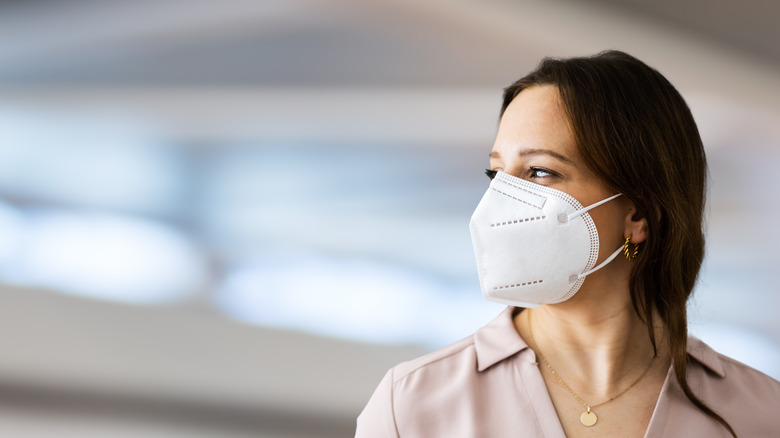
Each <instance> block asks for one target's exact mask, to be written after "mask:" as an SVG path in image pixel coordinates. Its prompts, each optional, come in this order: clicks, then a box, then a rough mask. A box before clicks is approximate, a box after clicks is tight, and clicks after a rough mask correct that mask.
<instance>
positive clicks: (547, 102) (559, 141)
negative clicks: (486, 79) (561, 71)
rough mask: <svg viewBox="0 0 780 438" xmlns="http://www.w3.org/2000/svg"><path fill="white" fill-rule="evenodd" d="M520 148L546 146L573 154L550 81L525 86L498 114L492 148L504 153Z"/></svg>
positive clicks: (570, 136) (568, 127)
mask: <svg viewBox="0 0 780 438" xmlns="http://www.w3.org/2000/svg"><path fill="white" fill-rule="evenodd" d="M523 148H534V149H539V148H543V149H550V150H552V151H554V152H557V153H559V154H562V155H566V156H570V157H572V158H573V157H574V155H577V149H576V143H575V140H574V134H573V132H572V130H571V125H570V123H569V119H568V116H567V115H566V111H565V109H564V106H563V102H562V100H561V97H560V94H559V92H558V89H557V88H556V87H555V86H553V85H537V86H532V87H529V88H526V89H525V90H523V91H522V92H520V94H518V95H517V96H516V97H515V98H514V99H513V100H512V102H511V103H510V104H509V106H507V108H506V111H504V114H503V115H502V116H501V122H500V124H499V127H498V134H497V136H496V143H495V144H494V146H493V152H498V153H499V154H500V155H505V154H506V153H511V152H513V151H519V150H520V149H523Z"/></svg>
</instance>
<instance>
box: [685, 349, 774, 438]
mask: <svg viewBox="0 0 780 438" xmlns="http://www.w3.org/2000/svg"><path fill="white" fill-rule="evenodd" d="M688 342H689V347H688V352H689V354H690V355H691V357H692V358H693V359H694V360H693V361H691V362H692V363H691V365H690V366H689V378H688V384H689V386H690V387H691V390H693V392H694V394H696V396H697V397H699V398H700V399H701V400H702V401H704V403H706V404H707V406H709V407H710V408H712V409H713V410H715V411H716V412H719V413H721V414H722V415H723V417H724V418H725V419H726V421H728V422H729V423H730V424H731V425H732V427H734V430H735V431H736V432H737V434H738V435H739V436H771V434H773V433H776V432H777V430H780V415H777V410H778V406H780V382H778V381H777V380H775V379H773V378H772V377H770V376H768V375H766V374H764V373H762V372H760V371H758V370H756V369H754V368H752V367H750V366H748V365H745V364H744V363H742V362H739V361H737V360H735V359H733V358H731V357H728V356H726V355H724V354H721V353H718V352H716V351H715V350H713V349H712V348H711V347H709V346H708V345H707V344H705V343H704V342H702V341H701V340H699V339H696V338H693V337H691V338H689V340H688Z"/></svg>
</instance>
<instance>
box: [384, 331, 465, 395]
mask: <svg viewBox="0 0 780 438" xmlns="http://www.w3.org/2000/svg"><path fill="white" fill-rule="evenodd" d="M476 362H477V354H476V347H475V345H474V335H473V334H472V335H470V336H468V337H466V338H464V339H461V340H460V341H457V342H454V343H452V344H450V345H448V346H446V347H444V348H441V349H439V350H436V351H434V352H432V353H428V354H426V355H423V356H420V357H418V358H416V359H412V360H410V361H406V362H401V363H399V364H398V365H396V366H395V367H393V382H394V383H395V382H398V381H401V380H404V379H407V378H409V377H412V376H414V375H417V374H420V373H426V372H430V371H433V372H440V371H443V370H446V369H450V368H459V367H462V366H471V367H473V368H476V366H475V364H476Z"/></svg>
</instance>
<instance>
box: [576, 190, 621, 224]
mask: <svg viewBox="0 0 780 438" xmlns="http://www.w3.org/2000/svg"><path fill="white" fill-rule="evenodd" d="M618 196H622V194H621V193H618V194H617V195H612V196H610V197H609V198H607V199H602V200H601V201H599V202H596V203H595V204H590V205H589V206H587V207H585V208H583V209H582V210H577V211H575V212H574V213H572V214H570V215H569V216H567V217H566V219H568V220H572V219H574V218H575V217H577V216H582V215H583V214H585V213H587V212H589V211H590V210H592V209H594V208H596V207H598V206H599V205H601V204H606V203H607V202H609V201H611V200H613V199H615V198H617V197H618Z"/></svg>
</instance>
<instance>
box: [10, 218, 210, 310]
mask: <svg viewBox="0 0 780 438" xmlns="http://www.w3.org/2000/svg"><path fill="white" fill-rule="evenodd" d="M24 229H25V233H24V235H23V237H22V241H21V242H20V245H17V251H18V253H17V254H16V257H15V262H14V263H10V264H4V265H3V266H2V267H1V268H0V276H2V280H3V281H5V282H8V283H16V284H21V285H25V286H30V287H43V288H48V289H53V290H56V291H62V292H68V293H72V294H76V295H83V296H89V297H94V298H100V299H106V300H114V301H121V302H127V303H135V304H154V303H161V302H170V301H175V300H180V299H182V298H185V297H187V296H189V295H191V294H192V293H193V292H196V291H198V290H199V288H200V287H201V285H202V284H203V283H204V280H205V277H204V276H205V275H206V270H205V266H204V261H203V258H202V257H201V255H200V254H199V253H198V251H197V248H195V247H194V246H193V245H192V244H191V243H190V242H189V241H188V240H187V239H186V238H185V237H184V236H182V235H180V234H178V233H176V232H175V231H173V230H172V229H170V228H168V227H165V226H162V225H160V224H158V223H155V222H152V221H146V220H141V219H132V218H128V217H122V216H116V215H107V214H98V213H91V214H87V213H82V214H77V213H64V212H53V211H35V212H31V213H29V214H28V218H27V224H26V226H25V227H24Z"/></svg>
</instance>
